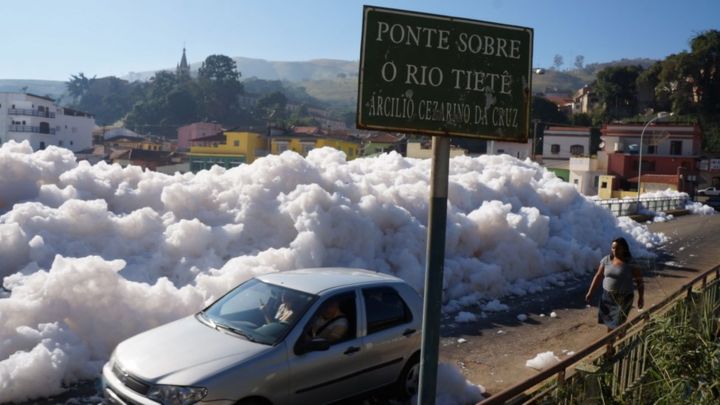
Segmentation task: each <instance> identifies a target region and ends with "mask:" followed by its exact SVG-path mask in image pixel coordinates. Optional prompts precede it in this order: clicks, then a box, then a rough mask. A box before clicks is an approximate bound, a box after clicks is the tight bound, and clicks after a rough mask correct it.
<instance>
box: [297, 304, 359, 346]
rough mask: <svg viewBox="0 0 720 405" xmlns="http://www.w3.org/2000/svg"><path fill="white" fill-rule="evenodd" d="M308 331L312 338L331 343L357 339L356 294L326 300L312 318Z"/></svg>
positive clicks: (307, 327)
mask: <svg viewBox="0 0 720 405" xmlns="http://www.w3.org/2000/svg"><path fill="white" fill-rule="evenodd" d="M328 308H334V309H330V310H329V309H328ZM344 326H347V328H344ZM306 330H307V331H308V332H309V333H310V336H315V337H320V338H323V339H327V340H328V341H330V343H336V342H342V341H346V340H350V339H355V338H356V337H357V308H356V306H355V292H347V293H341V294H338V295H335V296H332V297H330V298H328V299H327V300H325V301H324V302H323V303H322V304H320V307H318V309H317V311H316V312H315V314H314V315H313V316H312V318H310V322H309V324H308V325H307V326H306Z"/></svg>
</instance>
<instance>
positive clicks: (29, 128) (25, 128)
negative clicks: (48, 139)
mask: <svg viewBox="0 0 720 405" xmlns="http://www.w3.org/2000/svg"><path fill="white" fill-rule="evenodd" d="M8 131H10V132H32V133H36V134H49V135H55V128H46V129H41V128H40V127H39V126H35V125H8Z"/></svg>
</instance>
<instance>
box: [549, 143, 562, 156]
mask: <svg viewBox="0 0 720 405" xmlns="http://www.w3.org/2000/svg"><path fill="white" fill-rule="evenodd" d="M550 153H552V154H555V155H557V154H558V153H560V145H558V144H556V143H554V144H552V145H551V146H550Z"/></svg>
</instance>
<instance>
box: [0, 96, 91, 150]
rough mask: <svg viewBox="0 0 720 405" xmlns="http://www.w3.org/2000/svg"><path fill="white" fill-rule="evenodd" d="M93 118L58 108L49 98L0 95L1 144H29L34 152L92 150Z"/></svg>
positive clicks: (82, 113)
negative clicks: (11, 142)
mask: <svg viewBox="0 0 720 405" xmlns="http://www.w3.org/2000/svg"><path fill="white" fill-rule="evenodd" d="M93 128H95V118H94V117H93V116H92V115H91V114H88V113H84V112H81V111H77V110H73V109H70V108H65V107H60V106H57V105H56V104H55V101H54V100H53V99H51V98H47V97H41V96H36V95H33V94H25V93H0V143H4V142H7V141H9V140H15V141H17V142H22V141H28V142H30V146H32V148H33V150H40V149H45V148H46V147H48V146H50V145H55V146H61V147H63V148H67V149H70V150H72V151H79V150H83V149H87V148H89V147H90V146H92V131H93Z"/></svg>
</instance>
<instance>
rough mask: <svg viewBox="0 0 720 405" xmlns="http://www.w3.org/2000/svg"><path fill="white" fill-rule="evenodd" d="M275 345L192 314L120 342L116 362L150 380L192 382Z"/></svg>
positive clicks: (156, 381) (130, 371) (158, 382)
mask: <svg viewBox="0 0 720 405" xmlns="http://www.w3.org/2000/svg"><path fill="white" fill-rule="evenodd" d="M272 348H273V346H268V345H263V344H260V343H254V342H251V341H248V340H246V339H245V338H243V337H241V336H236V335H232V334H229V333H226V332H223V331H220V330H216V329H213V328H211V327H209V326H207V325H205V324H203V323H201V322H200V321H198V320H197V319H196V318H195V316H189V317H186V318H182V319H179V320H177V321H174V322H171V323H168V324H166V325H163V326H160V327H157V328H155V329H151V330H149V331H147V332H143V333H141V334H139V335H136V336H133V337H131V338H129V339H127V340H125V341H123V342H121V343H120V344H119V345H118V346H117V348H116V349H115V361H117V362H118V363H119V366H120V368H122V369H123V370H124V371H126V372H129V373H131V374H133V375H135V376H136V377H139V378H141V379H143V380H145V381H147V382H149V383H153V384H173V385H192V384H195V383H197V382H199V381H202V380H203V379H204V378H206V377H209V376H211V375H213V374H216V373H218V372H220V371H222V370H225V369H227V368H230V367H233V366H235V365H237V364H239V363H242V362H244V361H247V360H248V359H250V358H252V357H255V356H256V355H258V354H260V353H263V352H266V351H268V350H272Z"/></svg>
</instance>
